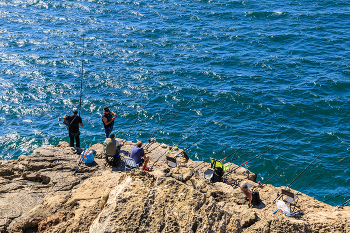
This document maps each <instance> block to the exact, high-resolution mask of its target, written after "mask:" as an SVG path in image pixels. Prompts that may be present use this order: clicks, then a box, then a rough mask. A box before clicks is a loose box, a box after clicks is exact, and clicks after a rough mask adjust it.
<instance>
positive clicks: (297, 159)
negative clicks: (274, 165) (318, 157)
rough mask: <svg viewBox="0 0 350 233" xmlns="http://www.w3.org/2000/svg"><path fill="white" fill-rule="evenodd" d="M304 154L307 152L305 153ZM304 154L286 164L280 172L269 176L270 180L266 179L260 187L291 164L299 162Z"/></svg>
mask: <svg viewBox="0 0 350 233" xmlns="http://www.w3.org/2000/svg"><path fill="white" fill-rule="evenodd" d="M306 152H308V151H306ZM306 152H305V153H304V154H303V155H301V156H299V157H297V158H296V159H295V160H293V161H292V162H291V163H289V164H287V166H285V167H284V168H282V169H281V170H279V171H278V172H277V173H275V174H274V175H273V176H271V177H270V178H268V179H267V180H266V181H265V182H264V183H262V184H261V186H262V185H264V184H266V183H267V182H268V181H270V180H271V179H272V178H274V177H275V176H277V175H278V174H280V173H281V172H282V171H283V170H285V169H286V168H288V167H289V166H290V165H292V164H293V163H295V162H297V161H299V159H301V158H302V157H303V156H304V155H305V154H306Z"/></svg>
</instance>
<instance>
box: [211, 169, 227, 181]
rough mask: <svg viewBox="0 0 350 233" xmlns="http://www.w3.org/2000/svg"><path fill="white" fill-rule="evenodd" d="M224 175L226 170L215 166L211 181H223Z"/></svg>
mask: <svg viewBox="0 0 350 233" xmlns="http://www.w3.org/2000/svg"><path fill="white" fill-rule="evenodd" d="M223 175H224V171H223V170H222V168H221V167H215V168H214V173H213V177H212V178H211V181H212V182H213V183H215V182H221V181H222V176H223Z"/></svg>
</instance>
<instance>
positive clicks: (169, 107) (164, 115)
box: [151, 104, 171, 138]
mask: <svg viewBox="0 0 350 233" xmlns="http://www.w3.org/2000/svg"><path fill="white" fill-rule="evenodd" d="M170 105H171V104H169V106H168V108H167V110H166V111H165V113H164V114H163V116H162V118H161V119H160V121H159V122H158V125H157V127H156V129H155V130H154V131H153V133H152V135H151V138H152V137H153V135H154V133H155V132H156V131H157V129H158V127H159V125H160V123H161V122H162V120H163V118H164V116H165V115H166V114H167V113H168V111H169V108H170Z"/></svg>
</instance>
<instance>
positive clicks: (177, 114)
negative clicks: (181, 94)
mask: <svg viewBox="0 0 350 233" xmlns="http://www.w3.org/2000/svg"><path fill="white" fill-rule="evenodd" d="M192 100H194V98H193V99H191V100H190V101H188V102H187V103H186V104H185V106H184V107H183V108H185V107H186V106H187V105H188V104H189V103H190V102H191V101H192ZM179 113H180V111H177V113H176V114H175V115H174V116H173V117H172V118H171V119H170V120H169V121H168V122H167V123H166V124H165V126H164V127H163V128H162V129H161V130H159V132H158V133H157V134H156V136H154V139H156V138H157V137H158V135H159V133H160V132H162V131H163V130H164V128H165V127H167V125H168V124H169V123H170V122H171V121H172V120H173V119H174V118H175V117H176V116H177V115H178V114H179Z"/></svg>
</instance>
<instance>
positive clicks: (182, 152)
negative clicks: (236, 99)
mask: <svg viewBox="0 0 350 233" xmlns="http://www.w3.org/2000/svg"><path fill="white" fill-rule="evenodd" d="M232 117H233V115H232V116H230V117H227V119H226V120H224V121H223V122H222V123H221V124H218V125H217V126H215V127H213V128H212V129H211V130H210V131H209V132H207V133H206V134H204V135H203V136H202V137H200V138H199V139H198V140H197V141H195V142H194V143H192V144H191V145H189V146H188V147H186V148H185V149H184V150H183V151H181V152H180V154H179V156H180V155H181V154H184V153H185V151H186V150H187V149H188V148H190V147H191V146H193V145H194V144H195V143H197V142H198V141H199V140H201V139H202V138H203V137H205V136H206V135H208V134H209V133H211V132H212V131H213V130H214V129H216V128H217V127H219V126H220V127H221V126H222V125H223V124H224V123H225V122H226V121H228V120H229V119H231V118H232ZM214 123H215V122H214ZM208 126H209V125H208ZM208 126H206V127H205V128H207V127H208ZM205 128H204V129H205ZM201 130H202V129H201ZM201 130H200V131H201ZM198 132H199V131H198ZM192 135H194V134H192ZM192 135H191V136H192ZM187 139H188V138H187ZM187 139H185V140H183V141H182V142H184V141H186V140H187ZM182 142H181V143H182ZM181 143H180V144H181ZM173 149H174V147H173V148H172V149H171V150H170V151H166V152H165V153H164V154H162V155H161V156H159V157H158V159H157V160H156V161H155V162H154V163H153V164H152V167H153V166H154V165H155V164H156V163H157V162H158V161H159V159H160V158H161V157H163V156H164V155H165V154H166V153H170V152H171V151H172V150H173ZM152 167H151V168H152Z"/></svg>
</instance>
